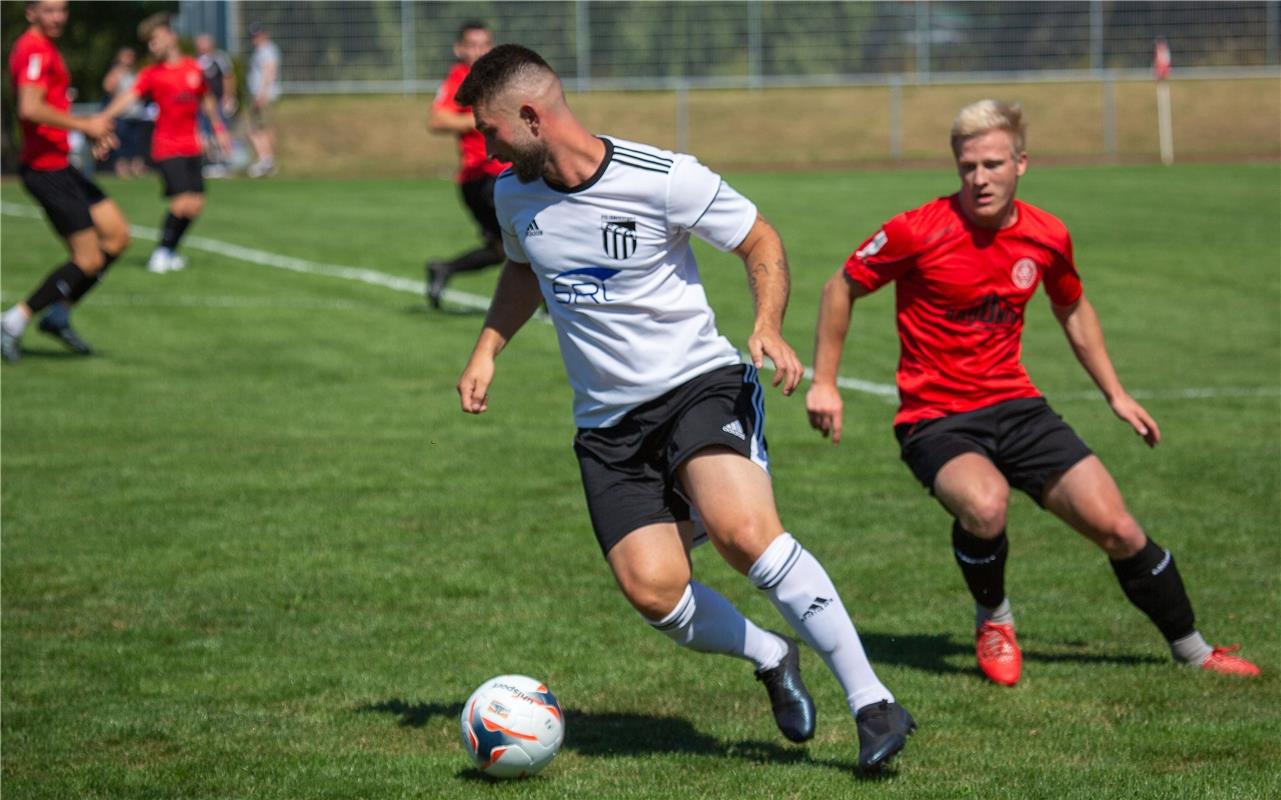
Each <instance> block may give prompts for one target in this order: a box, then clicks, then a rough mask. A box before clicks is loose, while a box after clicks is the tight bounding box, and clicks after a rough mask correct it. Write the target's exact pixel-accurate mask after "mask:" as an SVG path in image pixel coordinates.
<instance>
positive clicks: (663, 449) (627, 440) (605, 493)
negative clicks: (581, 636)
mask: <svg viewBox="0 0 1281 800" xmlns="http://www.w3.org/2000/svg"><path fill="white" fill-rule="evenodd" d="M717 445H720V446H722V447H728V448H730V449H731V450H734V451H735V452H737V453H739V454H741V455H743V456H745V457H746V458H750V459H751V460H752V461H754V462H755V463H757V464H759V465H760V466H761V468H762V469H764V470H766V471H768V470H769V456H768V455H767V453H766V445H765V392H764V390H763V389H762V388H761V385H760V382H759V381H757V378H756V368H755V367H753V366H751V365H750V364H739V365H736V366H732V367H721V368H719V369H714V370H712V371H711V372H707V373H704V374H702V375H699V376H698V377H695V378H693V379H691V380H689V381H687V382H686V383H683V384H681V385H680V386H677V387H676V388H675V389H672V390H670V391H668V392H666V393H665V394H663V395H660V396H659V397H657V398H655V399H653V400H650V401H649V402H647V403H643V404H641V405H639V406H637V407H636V408H634V409H632V410H631V411H629V412H628V413H627V414H626V415H625V416H624V417H623V418H622V419H621V420H619V422H618V424H617V425H613V426H611V427H608V428H579V430H578V435H577V436H575V437H574V452H575V453H576V454H577V455H578V466H579V469H580V470H581V471H582V475H583V491H584V492H585V493H586V495H587V511H588V513H589V514H590V516H591V519H592V527H593V528H594V529H595V531H596V541H597V542H598V543H599V544H600V549H601V552H602V553H606V554H607V553H609V551H610V549H611V548H613V546H614V545H616V544H618V542H619V541H621V540H622V539H623V537H624V536H626V535H627V534H629V533H631V532H632V531H634V530H636V529H637V528H641V527H644V526H646V525H653V524H656V523H662V522H684V521H686V520H688V519H690V507H689V501H688V500H687V499H686V498H685V497H684V496H683V494H682V493H681V489H680V487H679V486H678V481H677V479H676V469H677V467H679V466H680V465H681V464H682V463H684V462H685V460H686V459H688V458H689V457H690V456H692V455H694V454H695V453H697V452H698V451H700V450H703V449H704V448H707V447H713V446H717Z"/></svg>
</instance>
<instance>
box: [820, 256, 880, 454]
mask: <svg viewBox="0 0 1281 800" xmlns="http://www.w3.org/2000/svg"><path fill="white" fill-rule="evenodd" d="M865 294H867V289H865V288H863V286H862V285H860V284H857V283H854V282H853V281H851V280H850V279H849V278H848V277H846V275H845V270H844V269H843V268H842V269H838V270H837V271H836V273H835V274H834V275H832V277H830V278H828V279H827V283H825V284H823V297H822V299H821V300H820V301H819V306H818V326H817V329H816V331H815V334H814V379H813V381H811V383H810V390H809V392H807V393H806V395H805V410H806V412H807V413H808V414H809V418H810V427H812V428H814V429H815V430H816V431H818V432H819V433H821V434H823V436H824V437H827V436H831V437H832V444H834V445H835V444H840V443H841V427H842V422H843V420H844V416H845V401H844V400H843V399H842V398H841V391H840V389H838V388H837V387H836V375H837V372H838V370H839V369H840V366H841V351H842V350H844V349H845V337H846V335H847V334H848V333H849V330H850V314H851V313H853V311H854V301H855V300H857V299H858V298H859V297H862V296H863V295H865Z"/></svg>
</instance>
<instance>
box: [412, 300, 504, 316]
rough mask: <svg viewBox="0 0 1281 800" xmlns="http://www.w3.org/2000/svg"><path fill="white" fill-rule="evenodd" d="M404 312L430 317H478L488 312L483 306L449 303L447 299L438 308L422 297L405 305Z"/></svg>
mask: <svg viewBox="0 0 1281 800" xmlns="http://www.w3.org/2000/svg"><path fill="white" fill-rule="evenodd" d="M405 313H406V314H410V315H412V316H420V317H428V318H431V317H437V316H446V317H479V316H482V315H484V314H487V313H489V312H488V311H486V310H485V309H483V308H473V307H472V306H460V305H458V304H456V303H451V302H450V301H448V300H446V301H444V302H443V303H441V304H440V308H432V307H431V306H429V305H427V301H426V300H425V299H424V300H423V301H422V302H421V303H418V304H415V305H410V306H405Z"/></svg>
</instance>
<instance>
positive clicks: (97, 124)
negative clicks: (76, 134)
mask: <svg viewBox="0 0 1281 800" xmlns="http://www.w3.org/2000/svg"><path fill="white" fill-rule="evenodd" d="M114 128H115V122H114V121H113V120H112V119H111V117H107V116H104V115H102V114H94V115H93V116H92V117H89V118H88V119H86V120H85V121H84V127H83V130H82V131H81V133H83V134H84V135H85V136H87V137H89V138H90V139H105V138H107V137H108V136H110V135H111V131H112V130H113V129H114Z"/></svg>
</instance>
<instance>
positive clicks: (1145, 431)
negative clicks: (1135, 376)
mask: <svg viewBox="0 0 1281 800" xmlns="http://www.w3.org/2000/svg"><path fill="white" fill-rule="evenodd" d="M1111 405H1112V413H1114V414H1116V415H1117V416H1118V417H1120V418H1121V419H1123V420H1125V421H1126V422H1128V423H1130V427H1131V428H1134V432H1135V433H1137V434H1138V435H1140V436H1142V437H1143V441H1145V442H1147V443H1148V447H1156V446H1157V443H1158V442H1160V441H1161V429H1160V428H1158V427H1157V425H1156V420H1154V419H1152V415H1151V414H1149V413H1148V412H1147V410H1146V409H1145V408H1143V406H1141V405H1139V403H1138V401H1136V400H1135V399H1134V398H1133V397H1130V396H1129V395H1128V394H1125V393H1121V394H1119V395H1117V397H1116V398H1115V399H1113V400H1112V403H1111Z"/></svg>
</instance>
